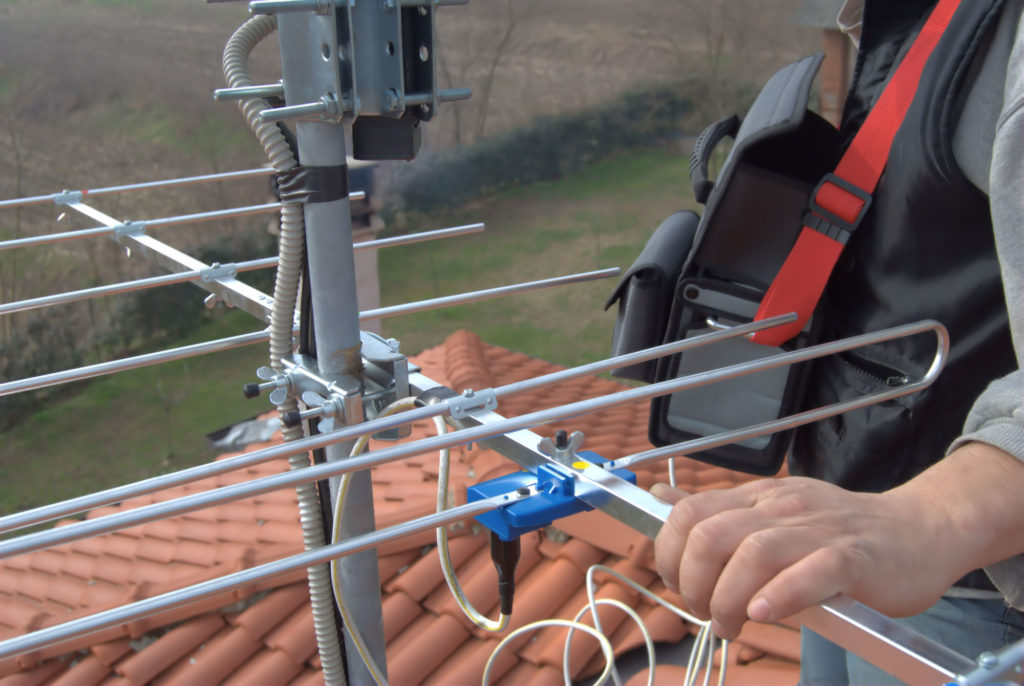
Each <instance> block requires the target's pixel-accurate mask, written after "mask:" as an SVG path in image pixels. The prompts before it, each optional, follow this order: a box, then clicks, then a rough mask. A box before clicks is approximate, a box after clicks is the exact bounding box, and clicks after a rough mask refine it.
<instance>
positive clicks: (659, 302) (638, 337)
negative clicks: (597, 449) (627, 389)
mask: <svg viewBox="0 0 1024 686" xmlns="http://www.w3.org/2000/svg"><path fill="white" fill-rule="evenodd" d="M699 221H700V217H699V216H697V214H696V213H694V212H690V211H688V210H687V211H684V212H676V213H675V214H672V215H669V217H668V219H666V220H665V221H663V222H662V223H661V225H660V226H658V228H657V229H655V230H654V233H653V234H652V235H651V237H650V238H649V239H648V241H647V245H645V246H644V249H643V251H642V252H641V253H640V256H639V257H637V258H636V261H635V262H633V266H631V267H630V268H629V269H628V270H627V271H626V274H625V275H624V276H623V277H622V280H621V281H619V285H618V286H616V287H615V291H613V292H612V295H611V297H610V298H608V302H606V303H605V305H604V309H606V310H607V309H608V308H609V307H611V306H612V305H614V304H615V303H616V301H617V302H618V303H619V310H618V314H617V315H616V317H615V329H614V331H613V332H612V355H624V354H626V353H631V352H635V351H637V350H643V349H645V348H650V347H652V346H655V345H658V344H659V343H661V342H662V340H664V338H665V325H666V324H667V323H668V315H669V310H670V307H671V305H672V294H673V292H674V291H675V285H676V282H677V281H678V280H679V270H680V269H681V268H682V266H683V260H684V259H686V256H687V254H689V252H690V248H691V246H692V245H693V238H694V236H695V235H696V234H697V224H698V222H699ZM657 363H658V361H657V360H649V361H647V362H640V363H637V364H632V365H629V366H627V367H620V368H618V369H615V370H613V371H612V376H616V377H619V378H621V379H632V380H634V381H643V382H646V383H650V382H651V381H653V380H654V372H655V369H656V367H657Z"/></svg>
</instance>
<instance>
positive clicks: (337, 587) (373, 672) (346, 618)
mask: <svg viewBox="0 0 1024 686" xmlns="http://www.w3.org/2000/svg"><path fill="white" fill-rule="evenodd" d="M415 403H416V399H415V398H412V397H409V398H400V399H399V400H396V401H394V402H393V403H391V404H390V405H388V406H387V407H385V408H384V409H383V410H381V411H380V413H379V414H378V415H377V416H378V417H387V416H388V415H392V414H394V413H395V412H398V411H399V410H406V409H409V408H410V407H412V406H413V405H415ZM369 441H370V434H363V435H362V436H360V437H359V439H358V440H357V441H356V442H355V445H353V446H352V450H351V452H350V453H349V454H350V456H352V457H355V456H356V455H359V454H360V453H362V452H363V449H364V448H366V444H367V443H368V442H369ZM349 476H350V475H349V474H342V475H341V480H340V481H339V482H338V492H337V494H336V495H335V497H334V523H333V525H332V526H331V543H337V542H338V540H339V538H340V536H341V511H342V506H343V505H344V504H345V496H346V495H348V485H349V482H350V479H349ZM338 572H339V565H338V559H337V558H335V559H333V560H331V575H330V576H331V586H332V587H333V588H334V599H335V603H336V604H337V606H338V614H340V615H341V620H342V622H343V623H344V626H345V629H346V630H347V631H348V635H349V638H351V639H352V643H353V644H354V645H355V647H356V652H357V653H359V658H360V659H361V660H362V661H363V664H365V665H366V669H367V671H368V672H369V673H370V677H371V678H372V679H373V681H374V683H375V684H377V686H387V683H388V680H387V678H386V677H385V676H384V673H383V671H382V670H381V668H380V667H379V666H378V665H377V662H376V660H374V659H373V655H371V654H370V649H369V648H368V647H367V645H366V641H365V640H363V635H362V634H361V633H360V632H359V628H358V627H357V626H356V623H355V621H354V620H353V619H352V616H351V615H350V614H349V611H348V605H347V604H346V603H345V594H344V589H342V587H341V583H340V579H339V578H338V577H339V573H338Z"/></svg>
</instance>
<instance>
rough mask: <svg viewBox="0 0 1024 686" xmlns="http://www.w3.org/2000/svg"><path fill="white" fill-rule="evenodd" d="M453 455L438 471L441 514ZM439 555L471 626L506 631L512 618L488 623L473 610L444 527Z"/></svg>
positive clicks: (440, 422) (445, 454)
mask: <svg viewBox="0 0 1024 686" xmlns="http://www.w3.org/2000/svg"><path fill="white" fill-rule="evenodd" d="M433 419H434V426H435V428H436V429H437V433H438V434H439V435H440V434H444V433H447V431H448V426H447V425H446V424H445V423H444V419H443V418H442V417H434V418H433ZM450 458H451V456H450V452H449V450H448V449H447V448H445V449H443V450H441V455H440V462H439V465H438V469H437V511H438V512H443V511H444V510H447V509H448V472H449V466H450V462H451V459H450ZM437 554H438V556H439V557H440V559H441V571H442V572H443V573H444V580H445V581H446V582H447V583H448V588H449V590H451V592H452V597H453V598H454V599H455V602H456V604H457V605H458V606H459V609H460V610H462V613H463V614H464V615H466V617H468V618H469V620H470V621H471V622H473V623H474V624H475V625H477V626H478V627H480V628H481V629H483V630H484V631H489V632H491V633H499V632H501V631H504V630H505V629H506V628H507V627H508V623H509V620H510V617H509V615H506V614H499V615H498V619H497V620H494V619H488V618H487V617H485V616H484V615H483V614H482V613H481V612H480V611H479V610H477V609H476V608H475V607H473V604H472V603H470V602H469V598H467V597H466V593H465V592H464V591H463V590H462V585H461V584H460V583H459V578H458V576H456V574H455V568H454V566H453V565H452V558H451V553H450V552H449V551H448V530H447V529H446V528H445V527H443V526H439V527H437Z"/></svg>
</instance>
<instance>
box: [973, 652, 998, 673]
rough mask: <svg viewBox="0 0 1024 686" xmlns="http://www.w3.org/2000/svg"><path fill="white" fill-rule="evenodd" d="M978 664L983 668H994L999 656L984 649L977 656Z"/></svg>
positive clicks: (996, 665)
mask: <svg viewBox="0 0 1024 686" xmlns="http://www.w3.org/2000/svg"><path fill="white" fill-rule="evenodd" d="M978 664H979V665H980V666H981V667H982V668H983V669H995V668H996V667H998V666H999V658H998V657H996V656H995V655H993V654H992V653H989V652H987V651H986V652H984V653H982V654H981V655H979V656H978Z"/></svg>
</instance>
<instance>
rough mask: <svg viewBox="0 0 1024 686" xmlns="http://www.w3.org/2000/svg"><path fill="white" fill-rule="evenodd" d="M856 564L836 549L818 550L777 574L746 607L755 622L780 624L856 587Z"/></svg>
mask: <svg viewBox="0 0 1024 686" xmlns="http://www.w3.org/2000/svg"><path fill="white" fill-rule="evenodd" d="M858 573H859V572H858V571H857V565H854V564H851V561H850V560H849V559H848V556H846V555H844V554H843V553H842V552H840V551H839V550H837V549H835V548H819V549H818V550H815V551H814V552H813V553H811V554H809V555H808V556H807V557H804V558H802V559H800V560H799V561H798V562H795V563H794V564H792V565H790V566H789V567H787V568H786V569H784V570H782V571H781V572H779V573H778V574H776V575H775V577H774V578H773V579H771V581H769V582H768V583H766V584H765V585H764V587H763V588H761V590H759V591H757V592H756V593H755V594H754V596H753V598H751V600H750V602H749V603H748V604H747V608H746V611H747V615H748V616H749V617H750V618H751V619H753V620H754V621H756V622H777V621H779V620H780V619H784V618H786V617H789V616H791V615H794V614H796V613H797V612H800V611H801V610H804V609H806V608H808V607H811V606H812V605H817V604H818V603H821V602H823V601H825V600H828V599H829V598H831V597H832V596H834V595H836V594H837V593H844V592H846V591H848V590H849V589H850V588H852V587H853V586H854V585H855V584H856V581H857V579H856V575H857V574H858Z"/></svg>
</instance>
